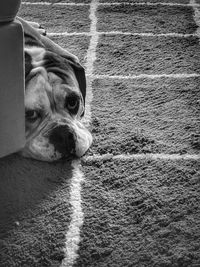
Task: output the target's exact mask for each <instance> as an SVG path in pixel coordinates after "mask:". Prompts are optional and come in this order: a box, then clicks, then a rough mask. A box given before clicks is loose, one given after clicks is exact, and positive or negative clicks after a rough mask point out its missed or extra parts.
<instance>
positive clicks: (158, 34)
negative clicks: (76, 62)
mask: <svg viewBox="0 0 200 267" xmlns="http://www.w3.org/2000/svg"><path fill="white" fill-rule="evenodd" d="M96 33H97V34H98V35H128V36H129V35H130V36H142V37H176V38H189V37H198V35H197V34H182V33H175V32H171V33H157V34H155V33H151V32H147V33H145V32H141V33H140V32H138V33H137V32H122V31H110V32H96ZM76 35H86V36H91V32H50V33H47V36H49V37H51V36H76Z"/></svg>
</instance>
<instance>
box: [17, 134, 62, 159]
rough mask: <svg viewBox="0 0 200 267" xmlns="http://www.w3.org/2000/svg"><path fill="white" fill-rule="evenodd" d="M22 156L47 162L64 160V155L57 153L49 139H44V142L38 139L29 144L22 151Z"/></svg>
mask: <svg viewBox="0 0 200 267" xmlns="http://www.w3.org/2000/svg"><path fill="white" fill-rule="evenodd" d="M45 141H46V142H45ZM20 154H21V155H22V156H23V157H26V158H32V159H36V160H40V161H47V162H52V161H57V160H60V159H61V158H63V155H62V154H61V153H60V152H58V151H56V150H55V148H54V146H53V145H52V144H50V143H49V142H48V140H47V139H43V142H40V141H38V140H37V139H36V140H33V141H32V142H29V143H28V144H26V145H25V147H24V148H23V149H22V150H21V151H20Z"/></svg>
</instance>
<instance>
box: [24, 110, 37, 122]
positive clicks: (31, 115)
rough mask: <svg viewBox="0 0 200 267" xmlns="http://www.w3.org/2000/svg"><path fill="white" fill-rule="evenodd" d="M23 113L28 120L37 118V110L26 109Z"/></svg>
mask: <svg viewBox="0 0 200 267" xmlns="http://www.w3.org/2000/svg"><path fill="white" fill-rule="evenodd" d="M25 115H26V119H27V120H29V121H30V122H34V121H36V120H37V118H38V113H37V111H35V110H32V109H29V110H26V113H25Z"/></svg>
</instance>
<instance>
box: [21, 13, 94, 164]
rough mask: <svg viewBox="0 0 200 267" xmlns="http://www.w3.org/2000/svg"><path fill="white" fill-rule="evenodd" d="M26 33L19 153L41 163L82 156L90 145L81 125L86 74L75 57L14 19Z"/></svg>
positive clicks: (33, 26)
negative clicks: (22, 133) (22, 134)
mask: <svg viewBox="0 0 200 267" xmlns="http://www.w3.org/2000/svg"><path fill="white" fill-rule="evenodd" d="M17 19H18V20H19V21H20V22H21V23H22V26H23V28H24V37H25V45H24V52H25V120H26V121H25V126H26V144H25V147H24V148H23V150H22V151H21V154H22V155H23V156H25V157H31V158H34V159H37V160H43V161H56V160H59V159H61V158H67V157H69V156H70V157H71V156H77V157H81V156H83V155H84V154H85V153H86V151H87V150H88V148H89V147H90V145H91V143H92V136H91V134H90V132H89V131H88V130H87V129H86V127H85V126H84V125H83V123H82V118H83V116H84V110H85V97H86V78H85V71H84V68H83V67H82V66H81V65H80V63H79V60H78V58H77V57H76V56H74V55H73V54H71V53H69V52H68V51H66V50H64V49H62V48H61V47H60V46H58V45H57V44H55V43H54V42H53V41H52V40H50V39H49V38H48V37H46V36H44V32H43V30H42V29H40V28H39V25H38V24H37V23H30V22H27V21H25V20H23V19H22V18H19V17H17Z"/></svg>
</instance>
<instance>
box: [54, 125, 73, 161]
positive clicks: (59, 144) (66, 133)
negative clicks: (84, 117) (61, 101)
mask: <svg viewBox="0 0 200 267" xmlns="http://www.w3.org/2000/svg"><path fill="white" fill-rule="evenodd" d="M49 141H50V143H52V145H54V147H55V150H57V151H58V152H60V153H61V154H62V155H63V156H67V155H69V154H74V153H75V141H74V135H73V133H72V132H71V131H70V130H69V127H68V126H66V125H61V126H57V127H56V128H55V129H53V131H52V132H51V135H50V137H49Z"/></svg>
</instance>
